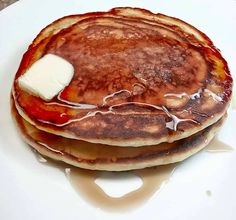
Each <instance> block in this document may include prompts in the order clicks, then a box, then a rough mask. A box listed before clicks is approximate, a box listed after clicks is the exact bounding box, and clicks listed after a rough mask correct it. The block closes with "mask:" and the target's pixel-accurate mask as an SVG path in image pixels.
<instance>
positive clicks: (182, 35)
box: [13, 8, 232, 146]
mask: <svg viewBox="0 0 236 220" xmlns="http://www.w3.org/2000/svg"><path fill="white" fill-rule="evenodd" d="M127 12H129V13H128V14H129V15H127V14H126V13H127ZM125 14H126V15H125ZM76 18H77V19H78V20H77V21H78V22H77V23H75V19H76ZM66 19H68V20H70V19H71V20H70V21H71V22H72V23H73V25H69V26H68V25H66V28H64V29H63V28H61V29H62V30H60V31H59V30H58V31H56V29H57V28H55V30H54V31H55V32H56V33H54V31H52V34H51V35H50V34H49V35H46V36H48V37H46V36H45V38H44V39H41V40H40V41H39V42H38V43H37V44H36V43H35V42H37V40H35V42H34V43H35V46H31V47H30V49H29V50H28V51H27V53H26V54H25V55H24V58H23V60H22V63H21V66H20V67H19V70H18V72H17V75H16V78H15V82H14V88H13V90H14V99H15V102H16V103H17V107H18V110H21V111H22V112H24V114H25V115H26V116H27V117H28V119H30V120H31V121H30V122H31V123H34V124H36V125H37V126H38V127H40V129H44V130H47V131H48V132H52V133H57V134H60V135H64V136H69V137H73V138H77V139H83V140H87V141H92V142H100V143H109V144H119V143H122V144H123V145H128V146H129V145H143V142H145V143H148V141H149V144H152V143H158V142H163V141H174V140H176V139H179V138H182V137H186V136H188V135H189V134H193V133H195V132H197V131H199V130H201V129H203V128H205V127H207V126H208V125H210V124H213V123H214V122H216V121H217V120H218V119H219V118H220V117H222V115H223V114H224V113H225V112H226V109H227V107H228V104H229V100H230V97H231V91H232V78H231V76H230V73H229V70H228V66H227V63H226V61H225V60H224V59H223V58H222V56H221V54H220V53H219V52H218V51H217V50H216V49H215V47H214V45H213V44H212V42H211V41H210V40H209V39H208V38H207V37H206V36H205V35H204V34H203V33H201V32H200V31H198V30H197V29H195V28H193V27H192V26H191V25H189V24H186V23H185V22H183V21H181V20H179V19H174V18H170V17H168V16H164V15H161V14H156V15H155V14H152V13H151V12H148V11H145V10H140V9H131V8H123V9H122V8H118V9H113V10H112V11H111V12H107V13H97V14H85V15H78V17H73V16H72V17H71V18H69V17H67V18H65V20H66ZM58 22H59V23H60V22H63V21H62V20H59V21H58ZM171 22H172V23H171ZM59 23H57V22H56V24H59ZM59 27H60V26H59ZM59 27H58V28H59ZM188 29H190V31H188ZM44 32H45V31H43V33H44ZM190 33H191V34H190ZM40 37H41V36H39V38H40ZM47 53H53V54H56V55H59V56H61V57H63V58H65V59H66V60H68V61H69V62H71V63H72V64H73V66H74V68H75V75H74V77H73V79H72V81H71V83H70V85H69V86H68V87H66V88H65V89H64V90H63V91H62V92H61V93H60V94H59V95H58V97H57V98H54V99H53V100H51V101H50V102H49V103H48V102H45V101H43V100H42V99H40V98H38V97H35V96H32V95H30V94H27V93H26V92H25V91H23V90H21V89H20V88H19V86H18V83H17V78H18V77H19V76H20V75H22V74H24V72H25V70H26V69H27V68H28V67H29V66H30V65H31V64H32V63H33V62H35V61H36V60H37V59H39V58H40V57H42V56H43V55H44V54H47ZM207 91H208V92H207ZM209 91H210V92H209ZM168 94H169V95H170V94H177V96H173V95H172V96H171V95H170V96H166V95H168ZM178 94H185V95H184V96H182V97H180V98H179V97H178ZM214 94H215V95H216V96H214ZM217 97H219V98H217ZM87 104H89V105H90V107H88V106H86V105H87ZM91 106H94V108H93V109H91V108H92V107H91ZM164 108H165V109H166V110H163V109H164ZM183 111H188V114H182V113H183ZM22 115H23V114H22ZM176 118H177V119H178V125H173V126H172V127H171V126H169V125H170V123H172V121H173V123H176V122H174V119H176ZM138 139H139V140H140V142H139V140H138ZM119 141H122V142H119Z"/></svg>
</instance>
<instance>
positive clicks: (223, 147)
mask: <svg viewBox="0 0 236 220" xmlns="http://www.w3.org/2000/svg"><path fill="white" fill-rule="evenodd" d="M233 150H234V149H233V148H232V147H231V146H229V145H227V144H225V143H224V142H222V141H220V140H218V139H217V138H214V139H213V140H212V141H211V142H210V143H209V144H208V146H206V147H205V151H206V152H210V153H219V152H228V151H233Z"/></svg>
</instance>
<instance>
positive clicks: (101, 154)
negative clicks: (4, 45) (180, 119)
mask: <svg viewBox="0 0 236 220" xmlns="http://www.w3.org/2000/svg"><path fill="white" fill-rule="evenodd" d="M12 115H13V117H14V119H15V122H16V124H17V125H18V128H19V131H20V133H21V135H22V137H23V138H24V140H25V142H26V143H28V144H29V145H30V146H31V147H33V148H34V149H36V150H37V151H38V152H39V153H40V154H42V155H44V156H46V157H49V158H52V159H54V160H59V161H63V162H65V163H67V164H71V165H74V166H76V167H80V168H86V169H91V170H107V171H125V170H133V169H141V168H146V167H151V166H156V165H164V164H169V163H175V162H179V161H182V160H184V159H186V158H188V157H190V156H191V155H193V154H195V153H196V152H198V151H200V150H201V149H202V148H204V147H205V146H206V145H207V144H208V143H209V142H210V141H211V140H212V138H213V137H214V135H215V133H216V132H217V131H218V130H219V129H220V127H221V126H222V124H223V121H224V120H225V118H226V116H223V117H222V118H221V119H220V120H219V121H217V122H216V123H214V124H213V125H211V126H209V127H207V128H205V129H204V130H202V131H200V132H198V133H196V134H194V135H192V136H190V137H188V138H185V139H182V140H178V141H175V142H173V143H161V144H158V145H153V146H143V147H136V148H134V147H120V146H108V145H102V144H94V143H89V142H84V141H80V140H73V139H68V138H64V137H61V136H57V135H54V134H50V133H47V132H44V131H41V130H39V129H37V128H36V127H34V126H33V125H31V124H30V123H29V122H27V121H26V120H24V119H23V118H22V117H21V116H20V115H19V114H18V112H17V110H16V108H15V105H14V103H13V102H12Z"/></svg>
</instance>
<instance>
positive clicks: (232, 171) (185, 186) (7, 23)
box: [0, 0, 236, 220]
mask: <svg viewBox="0 0 236 220" xmlns="http://www.w3.org/2000/svg"><path fill="white" fill-rule="evenodd" d="M115 6H135V7H141V8H146V9H149V10H151V11H153V12H155V13H158V12H160V13H164V14H167V15H170V16H174V17H178V18H180V19H182V20H185V21H187V22H189V23H190V24H192V25H194V26H195V27H197V28H198V29H200V30H201V31H203V32H204V33H206V34H207V35H208V36H209V37H210V38H211V39H212V40H213V42H214V43H215V45H216V46H217V47H218V48H219V49H220V50H221V52H222V54H223V56H224V57H225V58H226V60H227V61H228V64H229V67H230V70H231V73H232V75H233V76H234V77H235V76H236V74H235V73H236V1H235V0H225V1H223V0H222V1H216V0H215V1H214V0H209V1H197V0H195V1H193V0H192V1H190V0H179V1H171V0H163V1H154V0H153V1H147V0H146V1H142V2H141V1H132V0H129V1H128V0H126V1H118V0H113V1H108V0H107V1H105V0H100V1H98V0H97V1H82V0H81V1H80V0H77V1H76V0H70V1H68V0H50V1H47V0H34V1H33V0H23V1H19V2H17V3H15V4H13V5H12V6H10V7H8V8H6V9H4V10H3V11H1V12H0V83H1V85H0V168H1V170H0V219H3V220H5V219H6V220H13V219H14V220H15V219H25V220H28V219H35V220H37V219H42V220H44V219H45V220H46V219H58V220H60V219H70V220H73V219H83V220H84V219H103V220H105V219H111V218H112V219H123V218H125V219H129V220H132V219H135V220H139V219H145V218H148V219H155V220H162V219H168V220H170V219H182V220H185V219H186V220H187V219H196V220H197V219H217V220H218V219H224V220H233V219H236V214H235V213H236V212H235V210H236V190H235V186H236V153H235V151H233V152H227V153H217V154H216V153H215V154H210V153H206V152H200V153H199V154H197V155H195V156H194V157H192V158H190V159H188V160H187V161H185V162H184V163H182V165H181V166H179V167H178V168H177V170H176V172H175V173H174V175H173V177H172V179H171V181H170V182H168V184H166V186H165V187H164V188H163V189H162V190H161V191H160V192H158V193H156V194H155V195H154V196H153V197H152V198H150V200H149V201H148V202H146V203H145V204H144V205H143V206H141V207H139V208H138V209H134V210H133V211H130V212H128V213H123V214H122V213H107V212H104V211H102V210H100V209H99V208H95V207H93V206H91V205H90V204H88V203H87V202H86V201H84V199H83V197H81V196H80V195H78V194H77V193H76V192H75V191H74V190H73V188H72V187H71V185H70V184H69V182H68V180H67V179H66V178H65V175H64V174H63V173H62V172H60V171H59V170H58V169H56V168H54V167H50V166H44V165H43V164H40V163H39V162H38V161H37V160H36V159H35V156H34V155H33V154H32V152H31V150H30V149H29V148H28V147H27V146H26V145H25V144H24V143H23V142H22V141H21V139H20V137H19V136H18V134H17V131H16V129H15V127H14V125H13V122H12V119H11V116H10V107H9V97H10V88H11V84H12V81H13V77H14V74H15V72H16V70H17V68H18V65H19V62H20V60H21V57H22V55H23V53H24V51H25V50H26V48H27V46H28V45H29V43H30V42H31V41H32V40H33V38H34V37H35V36H36V34H37V33H38V32H39V31H40V30H41V29H42V28H43V27H45V26H46V25H47V24H49V23H50V22H52V21H53V20H55V19H57V18H59V17H62V16H64V15H69V14H76V13H84V12H88V11H99V10H108V9H111V8H112V7H115ZM235 124H236V113H235V110H234V111H230V113H229V118H228V121H227V123H226V124H225V126H224V128H223V129H222V130H221V132H220V135H219V136H220V139H221V140H222V141H224V142H225V143H228V144H230V145H231V146H232V147H234V148H235V149H236V145H235V142H236V138H235V131H234V128H235ZM118 187H119V186H118ZM207 190H210V191H211V192H212V196H210V197H209V196H207V195H206V191H207Z"/></svg>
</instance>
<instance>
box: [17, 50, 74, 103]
mask: <svg viewBox="0 0 236 220" xmlns="http://www.w3.org/2000/svg"><path fill="white" fill-rule="evenodd" d="M73 75H74V67H73V66H72V64H71V63H69V62H68V61H66V60H65V59H63V58H61V57H59V56H56V55H53V54H47V55H45V56H43V57H42V58H41V59H39V60H37V61H36V62H35V63H34V64H33V65H32V66H31V67H30V68H29V69H28V70H27V71H26V72H25V73H24V74H23V75H22V76H21V77H19V79H18V83H19V86H20V87H21V89H23V90H25V91H27V92H30V93H32V94H33V95H35V96H39V97H41V98H42V99H44V100H50V99H52V98H53V97H54V96H56V95H57V94H58V93H59V92H60V91H61V90H63V89H64V88H65V87H66V86H67V85H69V83H70V81H71V79H72V77H73Z"/></svg>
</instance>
